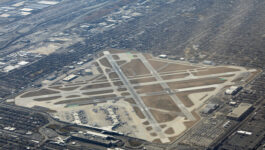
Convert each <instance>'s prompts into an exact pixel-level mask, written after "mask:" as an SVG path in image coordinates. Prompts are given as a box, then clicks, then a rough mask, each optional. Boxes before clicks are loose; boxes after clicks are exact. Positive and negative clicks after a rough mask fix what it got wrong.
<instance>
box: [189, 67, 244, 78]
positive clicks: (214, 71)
mask: <svg viewBox="0 0 265 150" xmlns="http://www.w3.org/2000/svg"><path fill="white" fill-rule="evenodd" d="M236 71H239V69H234V68H229V67H216V68H208V69H207V70H205V71H198V72H193V73H192V74H193V75H195V76H204V75H209V74H218V73H225V72H236Z"/></svg>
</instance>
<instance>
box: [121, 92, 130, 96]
mask: <svg viewBox="0 0 265 150" xmlns="http://www.w3.org/2000/svg"><path fill="white" fill-rule="evenodd" d="M129 95H131V94H130V93H128V92H123V93H121V96H129Z"/></svg>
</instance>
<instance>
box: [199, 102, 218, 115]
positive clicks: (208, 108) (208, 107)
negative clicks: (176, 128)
mask: <svg viewBox="0 0 265 150" xmlns="http://www.w3.org/2000/svg"><path fill="white" fill-rule="evenodd" d="M218 107H219V105H218V104H207V105H206V107H205V108H204V109H203V111H202V113H204V114H209V113H212V112H213V111H214V110H215V109H217V108H218Z"/></svg>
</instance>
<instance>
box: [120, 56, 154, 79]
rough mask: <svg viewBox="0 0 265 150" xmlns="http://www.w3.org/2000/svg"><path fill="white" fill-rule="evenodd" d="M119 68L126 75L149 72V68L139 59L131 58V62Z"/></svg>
mask: <svg viewBox="0 0 265 150" xmlns="http://www.w3.org/2000/svg"><path fill="white" fill-rule="evenodd" d="M136 66H137V67H136ZM121 69H122V71H123V72H124V74H125V75H126V76H137V75H144V74H150V72H149V70H148V69H147V68H146V67H145V65H144V64H143V62H142V61H141V60H140V59H133V60H132V61H131V62H129V63H127V64H125V65H123V66H122V67H121Z"/></svg>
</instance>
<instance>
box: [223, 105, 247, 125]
mask: <svg viewBox="0 0 265 150" xmlns="http://www.w3.org/2000/svg"><path fill="white" fill-rule="evenodd" d="M251 110H252V105H251V104H248V103H241V104H240V105H239V106H238V107H236V108H235V109H234V110H233V111H232V112H230V113H229V114H228V115H227V117H228V118H229V119H232V120H238V121H240V120H242V119H243V118H244V117H246V116H247V115H248V114H249V112H250V111H251Z"/></svg>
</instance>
